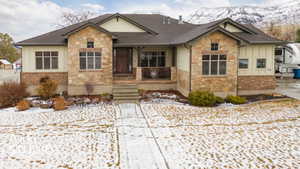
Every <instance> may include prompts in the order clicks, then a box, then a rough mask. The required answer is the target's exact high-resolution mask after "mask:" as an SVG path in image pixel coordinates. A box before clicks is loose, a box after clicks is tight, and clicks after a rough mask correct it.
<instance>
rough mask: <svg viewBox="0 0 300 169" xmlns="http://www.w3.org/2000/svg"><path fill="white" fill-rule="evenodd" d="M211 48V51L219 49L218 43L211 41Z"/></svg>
mask: <svg viewBox="0 0 300 169" xmlns="http://www.w3.org/2000/svg"><path fill="white" fill-rule="evenodd" d="M211 50H212V51H216V50H219V44H218V43H211Z"/></svg>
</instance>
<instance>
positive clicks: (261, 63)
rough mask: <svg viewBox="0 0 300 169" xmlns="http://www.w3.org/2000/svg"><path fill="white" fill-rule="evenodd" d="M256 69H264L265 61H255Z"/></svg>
mask: <svg viewBox="0 0 300 169" xmlns="http://www.w3.org/2000/svg"><path fill="white" fill-rule="evenodd" d="M256 68H259V69H261V68H266V59H257V61H256Z"/></svg>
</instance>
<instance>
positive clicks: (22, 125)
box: [0, 104, 116, 169]
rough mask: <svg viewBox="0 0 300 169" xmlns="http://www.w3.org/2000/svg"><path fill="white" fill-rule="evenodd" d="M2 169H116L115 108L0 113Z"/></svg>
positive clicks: (8, 111) (31, 110)
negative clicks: (114, 168)
mask: <svg viewBox="0 0 300 169" xmlns="http://www.w3.org/2000/svg"><path fill="white" fill-rule="evenodd" d="M0 117H1V118H0V138H1V139H0V168H1V169H2V168H7V169H24V168H33V169H40V168H45V169H46V168H47V169H48V168H68V169H71V168H74V169H75V168H78V169H81V168H85V169H90V168H93V169H94V168H95V169H97V168H99V169H105V168H113V167H114V166H113V165H114V164H115V159H116V155H115V154H116V152H115V149H116V148H115V147H116V141H115V140H116V138H115V136H116V134H115V132H116V131H115V128H114V127H113V124H114V119H115V111H114V107H113V106H112V105H105V104H103V105H94V106H87V107H72V108H70V109H69V110H65V111H57V112H54V111H52V110H51V109H47V110H43V111H42V110H41V111H40V112H38V109H30V110H28V111H25V112H18V111H15V110H14V108H10V109H5V110H1V111H0Z"/></svg>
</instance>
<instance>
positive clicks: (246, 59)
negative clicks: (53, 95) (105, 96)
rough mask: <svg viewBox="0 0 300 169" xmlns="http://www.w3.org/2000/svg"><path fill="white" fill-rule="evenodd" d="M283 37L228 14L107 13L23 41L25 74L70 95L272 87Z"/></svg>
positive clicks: (28, 80) (30, 80)
mask: <svg viewBox="0 0 300 169" xmlns="http://www.w3.org/2000/svg"><path fill="white" fill-rule="evenodd" d="M280 43H282V42H281V41H279V40H277V39H274V38H271V37H269V36H268V35H266V34H264V33H263V32H262V31H260V30H259V29H257V28H255V27H254V26H252V25H243V24H239V23H237V22H235V21H233V20H231V19H228V18H227V19H222V20H218V21H215V22H211V23H207V24H201V25H195V24H190V23H187V22H183V21H182V20H181V18H180V19H179V20H176V19H173V18H170V17H167V16H163V15H159V14H118V13H117V14H105V15H101V16H99V17H96V18H93V19H90V20H88V21H84V22H81V23H78V24H75V25H71V26H68V27H65V28H62V29H59V30H55V31H52V32H49V33H46V34H43V35H40V36H37V37H34V38H31V39H28V40H24V41H21V42H18V43H17V45H18V46H22V64H23V71H22V75H21V79H22V81H23V82H25V83H27V84H28V86H29V90H30V92H32V94H34V91H35V90H34V88H35V87H36V86H37V85H38V84H39V81H40V79H41V78H42V77H45V76H48V77H50V78H51V79H53V80H57V81H58V82H59V90H60V91H67V92H68V93H69V94H70V95H84V94H86V89H85V84H87V83H89V84H92V85H93V86H94V94H101V93H111V92H112V88H113V87H114V85H118V84H136V85H137V86H138V88H140V89H145V90H168V89H174V90H178V91H180V92H181V93H182V94H183V95H185V96H187V95H188V94H189V92H190V91H193V90H208V91H212V92H214V93H215V94H217V95H220V96H226V95H228V94H232V95H247V94H258V93H268V92H272V90H273V89H274V88H275V87H276V84H275V76H274V50H275V46H276V45H278V44H280Z"/></svg>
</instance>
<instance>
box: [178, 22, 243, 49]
mask: <svg viewBox="0 0 300 169" xmlns="http://www.w3.org/2000/svg"><path fill="white" fill-rule="evenodd" d="M216 31H219V32H222V33H224V34H226V35H227V36H229V37H231V38H233V39H235V40H237V41H245V40H244V39H242V38H240V37H239V36H236V35H235V34H233V33H232V32H229V31H227V30H226V29H224V28H222V27H220V26H219V25H218V24H215V25H214V26H209V27H201V26H199V27H196V28H195V29H193V30H191V31H189V32H187V33H185V34H182V35H180V36H178V37H176V38H175V39H174V41H172V44H183V43H187V42H190V41H193V40H195V39H197V38H199V37H201V36H203V35H206V34H208V33H212V32H216Z"/></svg>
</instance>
